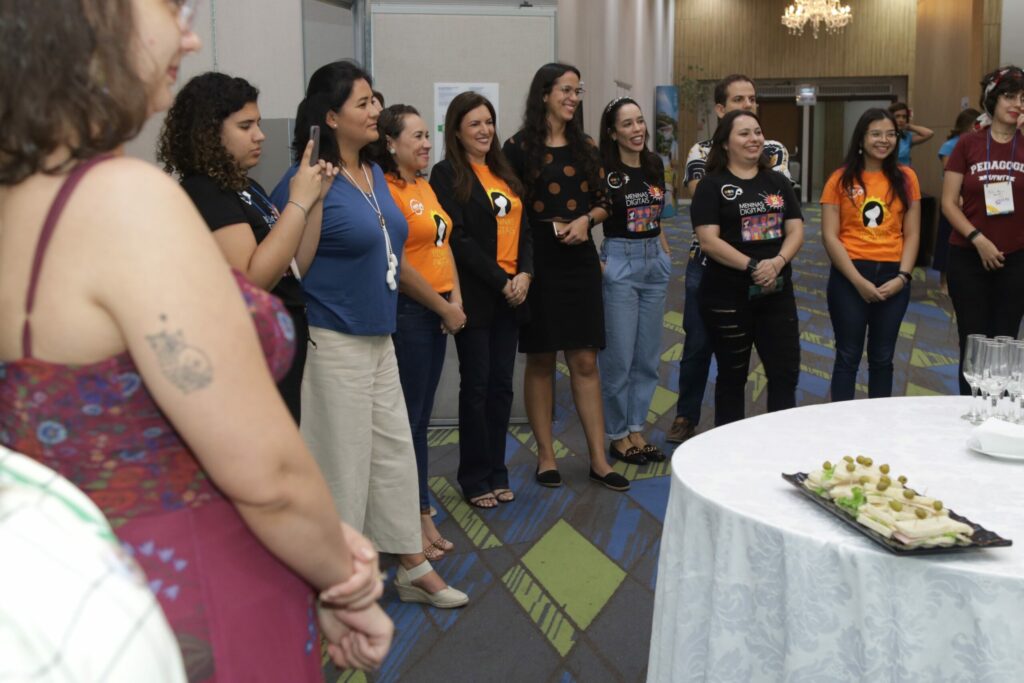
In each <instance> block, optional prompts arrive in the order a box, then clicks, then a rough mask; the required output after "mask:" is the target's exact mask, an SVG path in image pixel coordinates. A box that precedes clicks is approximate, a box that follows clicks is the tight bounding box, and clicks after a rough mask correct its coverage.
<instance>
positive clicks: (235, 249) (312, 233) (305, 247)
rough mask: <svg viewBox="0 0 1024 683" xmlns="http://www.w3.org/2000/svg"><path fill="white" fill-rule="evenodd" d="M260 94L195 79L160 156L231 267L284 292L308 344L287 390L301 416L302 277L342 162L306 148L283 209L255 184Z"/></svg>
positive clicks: (283, 387)
mask: <svg viewBox="0 0 1024 683" xmlns="http://www.w3.org/2000/svg"><path fill="white" fill-rule="evenodd" d="M258 97H259V90H257V89H256V88H255V87H253V86H252V85H251V84H250V83H249V82H248V81H246V80H245V79H244V78H237V77H231V76H228V75H226V74H222V73H217V72H213V71H211V72H207V73H204V74H200V75H199V76H196V77H195V78H193V79H192V80H191V81H189V82H188V83H187V84H186V85H185V87H184V88H182V89H181V92H179V93H178V96H177V97H176V98H175V100H174V105H173V106H172V107H171V109H170V111H169V112H168V113H167V118H166V119H164V126H163V130H162V131H161V134H160V146H159V150H158V157H159V159H160V161H161V162H162V163H163V164H164V169H165V170H166V171H167V172H168V173H175V174H177V175H178V176H179V177H180V178H181V186H182V187H183V188H184V189H185V192H187V193H188V196H189V197H191V198H192V201H193V202H194V203H195V205H196V208H197V209H199V213H200V214H201V215H202V217H203V219H204V220H205V221H206V224H207V226H209V228H210V230H212V231H213V238H214V240H216V242H217V246H218V247H220V250H221V251H222V252H223V253H224V256H225V258H227V260H228V263H229V264H231V267H233V268H235V269H236V270H238V271H239V272H241V273H242V274H244V275H245V276H246V277H247V278H248V279H249V281H250V282H252V283H253V284H256V285H259V286H260V287H262V288H263V289H266V290H268V291H270V292H271V293H272V294H274V295H276V296H277V297H278V298H279V299H281V301H282V302H283V303H284V305H285V307H286V308H287V309H288V313H289V314H290V315H291V318H292V323H293V327H294V329H295V333H296V336H297V338H298V340H299V342H298V343H297V344H296V346H295V351H296V352H295V359H294V361H293V362H292V366H291V369H290V370H289V371H288V374H287V375H285V377H284V379H282V380H281V381H280V382H279V383H278V389H279V390H280V391H281V395H282V396H283V397H284V400H285V403H286V404H287V405H288V410H289V411H291V414H292V417H294V418H295V421H296V422H298V421H299V418H300V414H301V406H300V394H301V387H302V370H303V367H304V366H305V363H306V343H305V342H306V339H307V338H308V334H309V324H308V322H307V320H306V311H305V302H304V299H303V295H302V286H301V285H300V284H299V278H300V277H301V275H302V273H304V272H306V269H308V268H309V264H310V262H311V261H312V260H313V254H315V253H316V247H317V244H318V242H319V241H320V221H321V219H322V217H323V208H322V205H321V202H320V200H321V199H322V198H323V196H324V195H325V194H326V192H327V190H328V189H329V188H330V186H331V183H332V182H333V180H334V176H335V173H336V171H335V168H334V165H333V164H330V163H328V162H325V161H319V162H318V163H316V164H313V165H310V164H309V159H308V156H309V153H310V151H311V149H312V143H310V144H309V145H307V149H306V150H305V158H304V161H305V163H302V164H300V172H299V173H296V174H295V176H294V177H293V178H292V180H291V182H290V184H289V195H288V204H287V206H286V207H285V209H284V210H283V211H281V212H278V210H277V209H276V208H275V207H274V204H273V203H272V202H271V201H270V198H269V196H268V195H267V192H266V190H264V189H263V188H262V187H261V186H260V184H259V183H257V182H256V181H255V180H253V179H252V178H250V177H249V175H248V172H249V169H251V168H253V167H254V166H256V164H258V163H259V162H260V154H261V150H262V146H263V141H264V140H265V139H266V136H265V135H264V134H263V131H262V130H261V129H260V109H259V105H258V104H257V98H258Z"/></svg>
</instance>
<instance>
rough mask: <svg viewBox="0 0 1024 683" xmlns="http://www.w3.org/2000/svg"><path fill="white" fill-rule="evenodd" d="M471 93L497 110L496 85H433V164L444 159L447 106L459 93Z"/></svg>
mask: <svg viewBox="0 0 1024 683" xmlns="http://www.w3.org/2000/svg"><path fill="white" fill-rule="evenodd" d="M467 90H468V91H471V92H475V93H478V94H480V95H483V96H484V97H486V98H487V99H489V100H490V101H491V104H492V105H494V110H495V111H499V109H498V84H497V83H434V135H433V138H434V163H435V164H436V163H437V162H438V161H440V160H441V159H444V117H445V114H447V113H448V105H449V104H451V101H452V100H453V99H455V96H456V95H458V94H459V93H463V92H466V91H467Z"/></svg>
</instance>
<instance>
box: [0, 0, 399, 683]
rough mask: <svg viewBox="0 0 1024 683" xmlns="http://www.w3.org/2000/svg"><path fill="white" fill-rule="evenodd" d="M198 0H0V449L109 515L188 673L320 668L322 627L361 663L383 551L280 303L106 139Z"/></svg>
mask: <svg viewBox="0 0 1024 683" xmlns="http://www.w3.org/2000/svg"><path fill="white" fill-rule="evenodd" d="M195 4H196V2H195V0H108V1H107V2H103V3H95V2H86V1H85V0H52V1H51V2H47V3H44V4H42V5H40V4H38V3H30V2H27V0H0V16H3V17H4V20H3V21H0V88H2V90H3V92H6V93H10V92H12V91H14V90H15V89H17V91H18V93H19V96H18V97H16V98H15V97H5V98H3V99H2V100H0V149H2V150H3V152H0V443H2V444H3V445H5V446H7V447H9V448H12V449H14V450H17V451H20V452H22V453H25V454H27V455H29V456H31V457H33V458H35V459H36V460H38V461H40V462H42V463H43V464H45V465H47V466H49V467H51V468H53V469H54V470H56V471H58V472H59V473H60V474H62V475H63V476H65V477H67V478H68V479H69V480H71V482H72V483H74V484H75V485H76V486H78V487H79V488H81V489H82V490H84V491H86V492H88V494H89V495H90V497H91V498H92V500H93V501H94V502H95V503H96V504H97V506H98V507H99V508H100V509H101V510H102V512H103V513H104V514H105V515H106V516H107V517H108V518H109V519H110V521H111V525H112V527H113V529H114V532H115V533H116V534H117V536H118V539H119V541H120V542H121V544H122V546H123V547H124V548H125V549H127V550H128V551H129V552H130V553H132V554H133V555H134V556H135V558H136V559H137V560H138V561H139V563H140V565H141V566H142V569H143V570H144V571H145V572H146V574H147V576H148V579H149V582H150V584H149V585H150V586H151V588H152V589H153V591H154V592H155V594H156V596H157V598H158V600H159V603H160V605H161V607H162V608H163V610H164V612H165V614H166V616H167V618H168V621H169V622H170V624H171V627H172V629H173V630H174V632H175V635H176V637H177V639H178V642H179V644H180V646H181V648H182V652H183V655H184V660H185V665H186V670H187V672H188V676H189V679H190V680H191V681H211V680H220V681H235V680H255V679H262V680H267V679H271V680H288V681H316V680H322V673H321V662H320V651H319V638H318V636H317V622H318V621H319V626H320V628H321V629H322V630H323V633H324V635H325V636H326V638H327V639H328V642H329V646H328V652H329V653H330V654H331V656H332V658H333V659H334V661H335V662H336V663H337V664H338V665H339V666H344V667H357V668H361V669H372V668H374V667H376V666H379V665H380V663H381V661H382V660H383V657H384V655H385V654H386V652H387V650H388V647H389V645H390V640H391V635H392V630H393V627H392V624H391V622H390V620H389V619H388V617H387V616H386V615H385V614H384V613H383V611H382V610H381V609H380V607H379V606H378V605H377V604H376V598H377V597H379V595H380V594H381V589H382V587H381V582H380V579H379V573H378V572H379V570H378V567H377V559H376V555H375V554H374V552H373V550H372V548H371V547H370V546H369V544H368V542H367V541H366V539H365V538H363V537H362V536H361V535H359V534H357V533H355V532H354V531H353V530H352V529H351V528H348V527H345V526H344V525H342V524H339V523H338V519H337V515H336V514H335V512H334V509H333V506H332V504H331V500H330V494H329V492H328V489H327V486H326V485H325V483H324V480H323V477H322V475H321V474H320V472H319V470H318V469H317V467H316V463H315V462H314V460H313V459H312V457H310V455H309V452H308V451H307V449H306V448H305V446H304V444H303V442H302V439H301V437H300V436H299V432H298V429H297V428H296V426H295V423H294V421H293V420H292V419H291V418H290V416H289V414H288V411H287V409H286V407H285V405H284V403H283V401H282V400H281V398H280V395H279V394H278V392H277V391H276V390H275V387H274V383H273V379H272V377H271V372H272V373H274V374H275V375H276V376H277V377H280V376H281V375H282V374H283V372H284V370H286V369H287V366H288V363H289V362H290V360H291V353H292V350H291V345H292V343H291V340H290V339H289V338H288V332H287V328H288V327H289V326H288V325H286V324H283V323H284V321H285V320H287V314H286V313H285V311H284V309H283V308H282V307H281V305H280V303H279V302H278V301H277V300H276V299H274V298H273V297H271V296H270V295H269V294H267V293H266V292H264V291H262V290H260V289H259V288H257V287H255V286H253V285H252V284H250V283H249V282H247V281H246V280H245V279H244V277H242V276H241V275H240V274H238V273H234V274H232V272H231V271H230V270H229V269H228V268H227V267H226V264H225V263H224V257H223V255H222V254H221V253H220V251H219V250H218V249H217V246H216V243H215V241H214V240H213V239H212V238H211V237H210V234H209V231H208V230H207V228H206V226H205V225H204V224H203V221H202V219H201V218H200V216H199V215H198V214H197V213H196V210H195V208H194V207H193V206H192V203H191V202H190V201H189V200H188V198H187V196H186V195H185V194H184V193H183V192H182V191H181V188H180V187H178V186H177V184H176V183H174V182H173V181H172V180H171V179H170V178H168V177H167V176H166V175H165V174H163V173H161V172H160V171H159V170H157V169H156V168H154V167H152V166H151V165H149V164H146V163H144V162H141V161H135V160H131V159H127V158H124V157H123V156H122V151H121V150H122V145H123V144H124V143H125V141H127V140H129V139H130V138H132V137H133V136H134V135H136V134H137V133H138V131H139V129H140V128H141V127H142V125H143V123H144V122H145V120H146V119H147V118H148V117H149V116H150V115H152V114H153V113H155V112H158V111H161V110H164V109H166V108H167V107H168V105H170V103H171V87H172V86H173V84H174V80H175V77H176V75H177V72H178V67H179V64H180V63H181V60H182V58H183V56H185V55H186V54H187V53H189V52H192V51H195V50H196V49H198V47H199V40H198V38H197V37H196V35H195V34H194V33H193V32H192V30H191V17H192V14H193V12H194V10H195ZM55 44H56V45H60V46H61V49H60V50H53V49H51V48H50V47H49V46H51V45H55ZM247 309H248V310H247ZM268 365H269V369H270V371H271V372H268ZM314 589H315V590H318V591H322V593H321V601H320V602H319V603H318V601H317V600H316V597H315V594H314Z"/></svg>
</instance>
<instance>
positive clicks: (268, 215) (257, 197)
mask: <svg viewBox="0 0 1024 683" xmlns="http://www.w3.org/2000/svg"><path fill="white" fill-rule="evenodd" d="M243 193H244V194H247V195H249V197H250V198H251V199H252V200H253V201H252V202H251V203H252V206H253V207H254V208H255V209H256V210H257V211H259V212H260V213H261V214H262V215H263V221H264V222H265V223H266V224H267V229H268V230H273V228H274V226H275V225H277V219H278V218H280V217H281V213H280V212H279V211H278V210H277V207H276V206H274V202H272V201H270V197H268V196H267V195H265V194H263V193H262V192H260V190H259V188H257V187H256V185H254V184H252V183H249V186H248V187H246V188H245V189H244V190H242V191H241V192H239V194H243ZM288 270H289V271H290V272H291V274H292V275H294V276H295V279H296V280H299V281H301V280H302V276H301V275H299V264H298V263H296V262H295V258H294V257H292V260H291V263H289V264H288Z"/></svg>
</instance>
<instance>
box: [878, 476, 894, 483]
mask: <svg viewBox="0 0 1024 683" xmlns="http://www.w3.org/2000/svg"><path fill="white" fill-rule="evenodd" d="M878 481H879V482H883V481H884V482H885V485H886V486H888V485H889V484H891V483H892V479H890V478H889V477H887V476H885V475H884V474H883V475H882V476H881V477H879V478H878Z"/></svg>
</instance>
